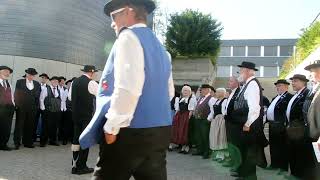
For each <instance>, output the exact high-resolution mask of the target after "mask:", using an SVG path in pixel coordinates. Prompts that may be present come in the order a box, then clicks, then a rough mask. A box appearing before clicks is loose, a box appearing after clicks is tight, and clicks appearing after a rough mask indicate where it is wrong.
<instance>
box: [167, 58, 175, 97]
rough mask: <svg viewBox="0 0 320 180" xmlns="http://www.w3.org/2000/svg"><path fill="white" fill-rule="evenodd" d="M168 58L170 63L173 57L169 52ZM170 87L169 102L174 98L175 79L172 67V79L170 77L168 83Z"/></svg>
mask: <svg viewBox="0 0 320 180" xmlns="http://www.w3.org/2000/svg"><path fill="white" fill-rule="evenodd" d="M167 54H168V56H169V60H170V63H171V61H172V59H171V55H170V53H169V52H167ZM168 87H169V100H170V99H172V98H173V97H174V92H175V90H174V82H173V77H172V66H171V71H170V77H169V81H168Z"/></svg>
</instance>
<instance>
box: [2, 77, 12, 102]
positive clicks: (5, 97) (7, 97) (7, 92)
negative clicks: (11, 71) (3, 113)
mask: <svg viewBox="0 0 320 180" xmlns="http://www.w3.org/2000/svg"><path fill="white" fill-rule="evenodd" d="M4 83H6V85H7V89H5V88H4V87H3V86H1V85H0V106H13V103H12V93H11V87H10V85H9V83H8V81H7V80H4Z"/></svg>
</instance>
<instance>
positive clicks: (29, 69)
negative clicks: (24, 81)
mask: <svg viewBox="0 0 320 180" xmlns="http://www.w3.org/2000/svg"><path fill="white" fill-rule="evenodd" d="M25 72H26V73H27V74H31V75H33V76H34V75H37V74H38V72H37V71H36V70H35V69H34V68H28V69H26V70H25Z"/></svg>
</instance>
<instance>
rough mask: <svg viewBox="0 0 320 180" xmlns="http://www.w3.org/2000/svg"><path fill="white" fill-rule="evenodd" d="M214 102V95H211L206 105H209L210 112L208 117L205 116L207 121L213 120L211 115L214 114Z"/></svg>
mask: <svg viewBox="0 0 320 180" xmlns="http://www.w3.org/2000/svg"><path fill="white" fill-rule="evenodd" d="M215 102H216V99H215V98H214V97H212V98H211V99H210V100H209V102H208V105H209V107H210V113H209V115H208V118H207V120H208V121H212V120H213V116H214V109H213V105H214V103H215Z"/></svg>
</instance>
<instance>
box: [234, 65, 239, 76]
mask: <svg viewBox="0 0 320 180" xmlns="http://www.w3.org/2000/svg"><path fill="white" fill-rule="evenodd" d="M239 71H240V68H239V67H238V66H232V76H235V77H238V76H239V73H238V72H239Z"/></svg>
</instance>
